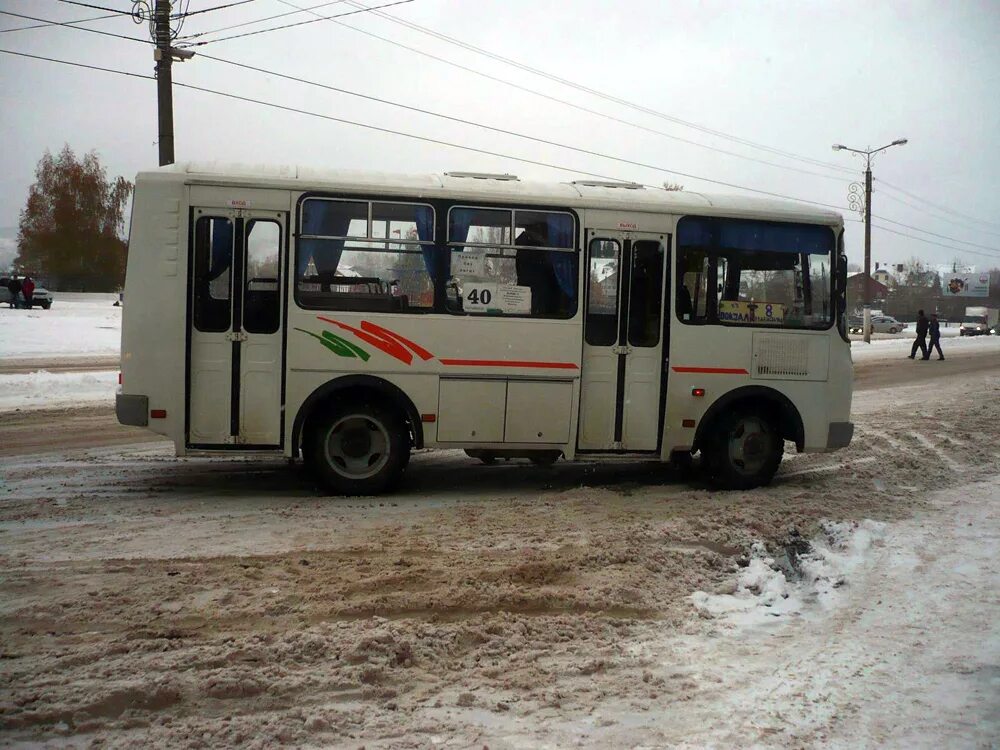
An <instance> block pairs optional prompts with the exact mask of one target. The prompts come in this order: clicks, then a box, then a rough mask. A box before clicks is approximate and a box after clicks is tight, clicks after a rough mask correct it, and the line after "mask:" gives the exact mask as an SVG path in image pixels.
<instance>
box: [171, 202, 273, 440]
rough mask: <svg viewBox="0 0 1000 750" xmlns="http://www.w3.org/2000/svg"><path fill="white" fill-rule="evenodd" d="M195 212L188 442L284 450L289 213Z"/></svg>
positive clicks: (208, 210) (210, 209) (204, 210)
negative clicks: (284, 277)
mask: <svg viewBox="0 0 1000 750" xmlns="http://www.w3.org/2000/svg"><path fill="white" fill-rule="evenodd" d="M193 213H194V215H193V217H192V218H193V243H192V263H191V276H190V279H191V285H190V290H191V307H190V310H191V316H190V331H191V335H190V347H189V373H190V375H189V382H188V394H189V397H188V421H187V424H188V445H189V446H190V447H192V448H216V447H222V446H227V445H239V446H240V447H242V448H248V447H250V448H277V447H280V445H281V435H282V374H283V367H282V348H283V347H282V340H283V331H282V326H283V316H282V309H283V305H282V295H283V293H284V292H283V287H284V285H283V284H282V273H283V270H284V254H285V248H286V247H287V243H286V227H287V222H288V220H287V213H285V212H280V211H263V210H261V211H250V210H227V209H212V208H196V209H194V212H193Z"/></svg>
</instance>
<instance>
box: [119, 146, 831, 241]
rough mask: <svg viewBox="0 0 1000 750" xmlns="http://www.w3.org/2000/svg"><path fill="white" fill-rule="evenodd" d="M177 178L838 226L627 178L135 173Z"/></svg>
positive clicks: (243, 169) (789, 207) (784, 207)
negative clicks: (562, 179) (556, 179)
mask: <svg viewBox="0 0 1000 750" xmlns="http://www.w3.org/2000/svg"><path fill="white" fill-rule="evenodd" d="M146 178H152V179H177V180H181V181H183V182H185V183H188V184H204V185H220V184H224V185H241V186H246V187H282V188H288V189H292V190H330V191H343V192H359V193H369V194H376V195H377V194H383V195H387V196H388V195H400V194H405V195H412V196H413V197H415V198H423V199H431V198H453V199H454V198H467V199H471V200H477V201H490V200H495V201H504V202H524V203H531V204H538V205H560V206H567V207H571V208H598V209H610V210H628V211H647V212H655V213H663V212H668V213H677V214H700V215H718V216H734V217H740V216H753V217H755V218H761V217H762V216H766V217H770V218H773V219H777V220H784V221H795V222H803V223H813V224H828V225H834V226H839V225H841V224H842V223H843V217H842V216H841V215H840V214H839V213H837V212H836V211H831V210H828V209H825V208H822V207H820V206H812V205H809V204H807V203H799V202H796V201H791V200H779V199H773V198H757V197H746V196H742V195H725V194H705V193H699V192H694V191H691V190H659V189H655V188H646V187H643V186H641V185H636V184H634V183H624V182H623V183H620V184H616V183H612V182H608V181H598V180H577V181H573V182H535V181H528V180H520V179H518V178H516V177H515V176H513V175H484V174H479V173H470V172H450V173H445V174H400V173H392V172H375V171H372V172H365V171H352V170H337V169H316V168H312V167H299V166H294V165H266V164H235V163H221V162H186V163H179V164H172V165H169V166H166V167H160V168H159V169H157V170H151V171H149V172H141V173H140V174H139V175H138V177H137V180H139V179H146Z"/></svg>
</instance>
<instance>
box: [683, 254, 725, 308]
mask: <svg viewBox="0 0 1000 750" xmlns="http://www.w3.org/2000/svg"><path fill="white" fill-rule="evenodd" d="M709 270H710V269H709V257H708V253H707V252H706V251H705V250H684V249H682V250H681V251H680V253H679V254H678V258H677V302H676V307H677V317H678V318H679V319H680V320H682V321H684V322H686V323H694V322H703V321H704V320H705V318H706V316H707V313H708V307H709V276H710V274H709ZM714 299H715V296H714V295H712V302H713V305H712V306H713V307H714V306H715V305H714Z"/></svg>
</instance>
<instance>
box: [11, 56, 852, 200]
mask: <svg viewBox="0 0 1000 750" xmlns="http://www.w3.org/2000/svg"><path fill="white" fill-rule="evenodd" d="M0 52H3V53H7V54H11V55H19V56H22V57H30V58H34V59H37V60H46V61H48V62H55V63H61V64H63V65H70V66H75V67H81V68H88V69H91V70H100V71H103V72H107V73H118V74H121V75H128V76H132V77H136V78H147V79H152V78H153V77H152V76H146V75H140V74H137V73H129V72H126V71H120V70H115V69H112V68H103V67H99V66H95V65H85V64H83V63H74V62H70V61H68V60H57V59H55V58H51V57H43V56H41V55H29V54H27V53H24V52H14V51H12V50H5V49H0ZM174 85H175V86H180V87H182V88H187V89H192V90H194V91H202V92H204V93H208V94H214V95H216V96H223V97H226V98H228V99H236V100H238V101H244V102H249V103H252V104H259V105H262V106H265V107H270V108H272V109H278V110H282V111H285V112H294V113H296V114H302V115H307V116H310V117H316V118H320V119H323V120H329V121H331V122H339V123H342V124H345V125H353V126H355V127H360V128H365V129H367V130H374V131H376V132H380V133H388V134H390V135H398V136H402V137H404V138H410V139H413V140H417V141H421V142H424V143H433V144H435V145H439V146H447V147H449V148H455V149H460V150H463V151H470V152H473V153H477V154H483V155H486V156H495V157H498V158H502V159H509V160H511V161H518V162H522V163H524V164H531V165H534V166H539V167H546V168H548V169H556V170H559V171H562V172H571V173H573V174H580V175H584V176H586V177H596V178H598V179H602V180H615V181H622V178H620V177H616V176H612V175H606V174H601V173H598V172H590V171H587V170H582V169H576V168H573V167H566V166H562V165H560V164H553V163H550V162H544V161H540V160H537V159H528V158H526V157H521V156H513V155H511V154H505V153H501V152H498V151H490V150H488V149H482V148H476V147H475V146H465V145H462V144H458V143H454V142H451V141H445V140H441V139H438V138H430V137H428V136H422V135H417V134H415V133H407V132H405V131H402V130H393V129H392V128H384V127H380V126H377V125H371V124H369V123H363V122H358V121H356V120H348V119H346V118H343V117H334V116H333V115H325V114H322V113H320V112H312V111H310V110H306V109H301V108H298V107H290V106H287V105H284V104H277V103H275V102H267V101H264V100H262V99H255V98H253V97H248V96H241V95H239V94H233V93H230V92H226V91H218V90H216V89H210V88H207V87H204V86H196V85H194V84H190V83H180V82H177V81H174ZM606 158H615V157H606ZM647 168H650V169H654V170H657V171H668V170H662V169H659V168H657V167H653V166H649V167H647ZM669 173H670V174H678V175H680V176H682V177H691V178H692V179H705V181H707V182H714V183H715V184H720V185H726V186H728V187H734V188H737V189H741V190H749V191H751V192H756V193H761V194H764V195H768V196H771V197H776V198H783V199H786V200H791V201H797V202H800V203H809V204H812V205H818V206H825V207H828V208H834V209H838V210H844V209H843V208H842V207H840V206H833V205H830V204H825V203H819V202H817V201H809V200H804V199H800V198H795V197H792V196H788V195H782V194H780V193H772V192H768V191H765V190H757V189H755V188H747V187H743V186H741V185H734V184H731V183H724V182H721V181H718V180H708V179H707V178H701V177H697V176H696V175H687V174H685V173H683V172H673V171H669ZM645 187H650V188H654V189H658V190H662V189H663V188H661V187H660V186H658V185H645Z"/></svg>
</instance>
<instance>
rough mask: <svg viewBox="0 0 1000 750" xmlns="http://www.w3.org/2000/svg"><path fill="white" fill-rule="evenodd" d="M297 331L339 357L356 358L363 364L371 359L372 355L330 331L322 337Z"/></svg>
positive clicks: (325, 332) (303, 329) (308, 332)
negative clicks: (310, 337)
mask: <svg viewBox="0 0 1000 750" xmlns="http://www.w3.org/2000/svg"><path fill="white" fill-rule="evenodd" d="M295 330H296V331H302V333H305V334H307V335H309V336H312V337H313V338H314V339H316V340H317V341H318V342H319V343H321V344H322V345H323V346H325V347H326V348H327V349H329V350H330V351H331V352H333V353H334V354H336V355H337V356H338V357H356V358H358V359H360V360H361V361H362V362H367V361H368V360H369V359H370V358H371V355H370V354H369V353H368V352H366V351H365V350H364V349H362V348H361V347H360V346H357V345H356V344H352V343H351V342H350V341H345V340H344V339H342V338H340V336H335V335H334V334H332V333H330V332H329V331H323V334H322V335H320V334H318V333H313V332H312V331H307V330H306V329H305V328H296V329H295Z"/></svg>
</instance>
